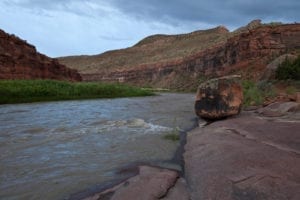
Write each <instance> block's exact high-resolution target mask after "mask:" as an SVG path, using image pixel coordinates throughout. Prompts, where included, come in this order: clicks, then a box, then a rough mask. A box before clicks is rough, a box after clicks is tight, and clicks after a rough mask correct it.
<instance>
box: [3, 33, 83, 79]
mask: <svg viewBox="0 0 300 200" xmlns="http://www.w3.org/2000/svg"><path fill="white" fill-rule="evenodd" d="M0 79H56V80H71V81H80V80H81V76H80V75H79V73H78V72H77V71H76V70H74V69H70V68H67V67H66V66H64V65H61V64H60V63H58V61H57V60H56V59H52V58H49V57H47V56H45V55H43V54H40V53H38V52H37V51H36V49H35V47H34V46H33V45H31V44H28V43H27V42H26V41H25V40H22V39H20V38H18V37H16V36H14V35H10V34H8V33H5V32H4V31H2V30H0Z"/></svg>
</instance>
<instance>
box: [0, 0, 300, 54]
mask: <svg viewBox="0 0 300 200" xmlns="http://www.w3.org/2000/svg"><path fill="white" fill-rule="evenodd" d="M0 7H1V9H0V19H1V20H0V28H1V29H4V30H5V31H7V32H10V33H14V34H16V35H18V36H19V37H21V38H23V39H25V40H28V41H29V42H30V43H32V44H34V45H35V46H36V47H37V49H38V50H40V51H41V52H42V53H45V54H47V55H50V56H64V55H74V54H98V53H101V52H103V51H107V50H111V49H117V48H125V47H128V46H131V45H133V44H135V43H137V42H138V41H139V40H141V39H142V38H144V37H146V36H149V35H152V34H158V33H160V34H179V33H184V32H191V31H195V30H199V29H207V28H211V27H214V26H217V25H225V26H226V27H228V28H229V29H231V30H232V29H235V28H238V27H240V26H243V25H245V24H246V23H248V22H249V21H251V20H253V19H258V18H260V19H262V20H263V22H269V21H282V22H295V21H297V22H299V21H300V14H299V13H300V12H299V10H300V1H299V0H247V1H246V0H209V1H204V0H109V1H107V0H0Z"/></svg>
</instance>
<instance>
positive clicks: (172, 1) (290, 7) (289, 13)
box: [112, 0, 300, 26]
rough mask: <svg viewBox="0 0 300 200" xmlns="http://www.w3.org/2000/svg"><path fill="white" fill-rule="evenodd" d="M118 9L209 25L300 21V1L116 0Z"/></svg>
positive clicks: (146, 17) (158, 18)
mask: <svg viewBox="0 0 300 200" xmlns="http://www.w3.org/2000/svg"><path fill="white" fill-rule="evenodd" d="M112 3H113V5H114V6H116V7H118V8H119V9H120V10H122V11H123V12H125V13H128V14H131V15H133V16H135V17H137V18H140V19H148V20H150V19H155V20H167V21H169V22H170V23H175V22H176V21H177V22H183V21H186V22H189V21H190V22H206V23H210V24H225V25H230V26H237V25H239V24H241V23H246V22H248V21H249V20H252V19H257V18H261V19H266V20H284V21H291V22H292V21H299V20H300V12H299V10H300V1H299V0H223V1H222V0H209V1H206V0H205V1H203V0H151V1H149V0H138V1H128V0H112Z"/></svg>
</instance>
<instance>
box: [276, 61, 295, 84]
mask: <svg viewBox="0 0 300 200" xmlns="http://www.w3.org/2000/svg"><path fill="white" fill-rule="evenodd" d="M275 76H276V79H278V80H288V79H291V80H300V56H298V58H297V59H296V60H295V61H293V62H292V61H290V60H289V59H288V58H286V59H285V60H284V61H283V62H282V63H281V64H280V65H279V66H278V68H277V69H276V73H275Z"/></svg>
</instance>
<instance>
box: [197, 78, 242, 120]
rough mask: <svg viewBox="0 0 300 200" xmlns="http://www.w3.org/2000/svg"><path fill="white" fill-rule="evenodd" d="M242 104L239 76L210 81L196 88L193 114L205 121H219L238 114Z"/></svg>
mask: <svg viewBox="0 0 300 200" xmlns="http://www.w3.org/2000/svg"><path fill="white" fill-rule="evenodd" d="M242 102H243V90H242V86H241V84H240V76H238V75H232V76H224V77H221V78H216V79H211V80H209V81H206V82H204V83H202V84H201V85H200V86H199V87H198V91H197V95H196V102H195V112H196V114H197V115H198V116H199V117H202V118H206V119H213V120H214V119H220V118H224V117H227V116H232V115H236V114H239V113H240V111H241V106H242Z"/></svg>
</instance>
